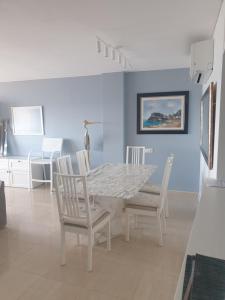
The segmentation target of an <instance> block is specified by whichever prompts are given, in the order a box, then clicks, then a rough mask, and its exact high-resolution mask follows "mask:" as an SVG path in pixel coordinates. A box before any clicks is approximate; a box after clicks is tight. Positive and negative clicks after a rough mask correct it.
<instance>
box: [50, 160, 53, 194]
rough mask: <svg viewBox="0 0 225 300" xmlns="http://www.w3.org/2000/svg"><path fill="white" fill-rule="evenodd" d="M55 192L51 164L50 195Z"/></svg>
mask: <svg viewBox="0 0 225 300" xmlns="http://www.w3.org/2000/svg"><path fill="white" fill-rule="evenodd" d="M52 192H53V166H52V164H50V193H52Z"/></svg>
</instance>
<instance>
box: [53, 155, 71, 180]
mask: <svg viewBox="0 0 225 300" xmlns="http://www.w3.org/2000/svg"><path fill="white" fill-rule="evenodd" d="M57 168H58V173H61V174H64V175H74V172H73V166H72V160H71V156H70V155H63V156H60V157H58V158H57Z"/></svg>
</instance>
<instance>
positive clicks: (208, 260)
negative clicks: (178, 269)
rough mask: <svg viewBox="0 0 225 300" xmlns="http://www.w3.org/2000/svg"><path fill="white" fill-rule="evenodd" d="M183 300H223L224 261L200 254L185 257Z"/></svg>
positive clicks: (224, 287) (224, 285)
mask: <svg viewBox="0 0 225 300" xmlns="http://www.w3.org/2000/svg"><path fill="white" fill-rule="evenodd" d="M182 299H183V300H224V299H225V261H224V260H222V259H218V258H214V257H208V256H204V255H200V254H196V255H194V256H189V255H188V256H187V260H186V270H185V278H184V286H183V298H182Z"/></svg>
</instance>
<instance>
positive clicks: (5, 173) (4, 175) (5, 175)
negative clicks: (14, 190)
mask: <svg viewBox="0 0 225 300" xmlns="http://www.w3.org/2000/svg"><path fill="white" fill-rule="evenodd" d="M0 180H1V181H4V183H5V186H10V185H11V184H10V173H9V170H4V169H3V170H0Z"/></svg>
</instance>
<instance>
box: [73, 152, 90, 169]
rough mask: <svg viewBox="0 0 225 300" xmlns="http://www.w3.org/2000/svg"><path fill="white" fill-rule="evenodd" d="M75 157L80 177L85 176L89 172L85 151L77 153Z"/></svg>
mask: <svg viewBox="0 0 225 300" xmlns="http://www.w3.org/2000/svg"><path fill="white" fill-rule="evenodd" d="M76 157H77V162H78V168H79V173H80V175H87V174H88V173H89V172H90V163H89V158H88V152H87V150H81V151H77V152H76Z"/></svg>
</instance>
